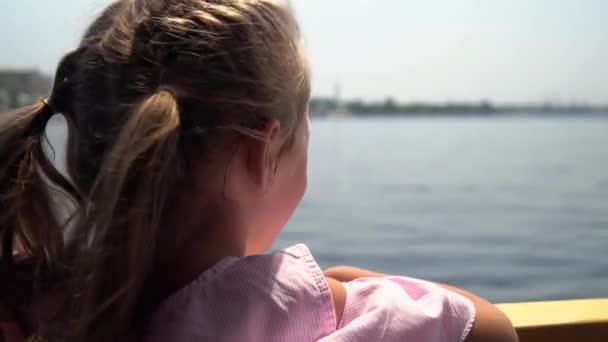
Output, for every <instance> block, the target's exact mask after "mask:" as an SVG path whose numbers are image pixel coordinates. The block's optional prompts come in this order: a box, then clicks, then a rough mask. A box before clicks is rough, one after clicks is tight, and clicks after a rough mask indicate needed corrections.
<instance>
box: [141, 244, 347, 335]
mask: <svg viewBox="0 0 608 342" xmlns="http://www.w3.org/2000/svg"><path fill="white" fill-rule="evenodd" d="M154 316H155V319H154V322H155V323H154V325H156V326H155V327H153V330H154V331H158V330H161V329H162V330H164V331H168V330H171V331H173V332H175V333H173V334H172V335H170V338H169V339H174V340H175V339H177V338H176V337H179V336H181V335H179V334H182V331H188V332H189V334H190V335H192V336H197V338H202V339H203V340H204V337H205V336H207V335H205V334H210V332H215V334H214V335H213V336H218V335H217V332H218V330H219V331H229V332H230V334H229V335H226V337H225V338H219V339H218V338H217V337H215V340H218V341H236V340H251V339H253V340H260V341H261V340H264V341H292V340H302V341H304V340H318V339H319V338H321V337H323V336H325V335H327V334H330V333H331V332H332V331H333V330H335V327H336V324H337V323H336V322H337V320H336V315H335V308H334V304H333V300H332V290H331V288H330V284H328V282H327V280H326V278H325V276H324V275H323V272H322V270H321V269H320V267H319V266H318V265H317V263H316V262H315V260H314V258H313V257H312V255H311V254H310V251H309V250H308V248H307V247H306V246H304V245H297V246H294V247H290V248H287V249H284V250H280V251H276V252H273V253H268V254H263V255H254V256H249V257H245V258H234V259H231V260H228V261H226V262H223V264H222V265H219V266H217V267H213V268H212V269H210V270H209V271H208V272H205V273H204V274H202V275H201V276H200V277H199V278H198V279H197V280H196V281H195V282H193V283H191V284H190V285H188V286H187V287H186V288H184V289H182V290H180V291H178V292H177V293H176V294H174V295H172V296H171V297H169V298H168V299H167V300H166V301H165V302H164V303H163V304H162V306H161V308H160V309H159V310H158V311H157V312H156V313H155V315H154ZM169 323H171V324H172V325H171V326H169ZM226 329H228V330H226ZM150 332H151V333H150V334H149V335H148V336H150V335H153V333H152V330H150ZM162 336H165V337H166V335H162ZM160 340H162V339H159V341H160Z"/></svg>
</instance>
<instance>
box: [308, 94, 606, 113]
mask: <svg viewBox="0 0 608 342" xmlns="http://www.w3.org/2000/svg"><path fill="white" fill-rule="evenodd" d="M310 112H311V114H312V115H315V116H327V115H333V114H341V115H344V114H347V115H355V116H357V115H359V116H364V115H383V116H386V115H433V114H442V115H444V114H453V115H467V114H468V115H497V114H507V113H513V114H517V113H522V114H523V113H529V114H535V113H538V114H541V113H553V114H584V113H604V114H608V107H593V106H589V105H585V104H568V105H558V104H529V105H526V104H524V105H500V106H498V105H494V104H492V103H491V102H490V101H479V102H447V103H423V102H413V103H398V102H397V101H395V100H394V99H392V98H387V99H386V100H384V101H363V100H360V99H358V100H350V101H345V102H343V103H338V101H337V100H335V99H334V98H322V97H316V98H313V99H311V101H310Z"/></svg>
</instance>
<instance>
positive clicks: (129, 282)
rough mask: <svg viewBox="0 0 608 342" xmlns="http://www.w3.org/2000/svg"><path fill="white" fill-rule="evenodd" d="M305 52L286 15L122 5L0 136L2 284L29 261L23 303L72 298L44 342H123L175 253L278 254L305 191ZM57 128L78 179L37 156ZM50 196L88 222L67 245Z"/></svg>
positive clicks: (183, 4) (247, 8) (268, 6)
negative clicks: (51, 292) (37, 292)
mask: <svg viewBox="0 0 608 342" xmlns="http://www.w3.org/2000/svg"><path fill="white" fill-rule="evenodd" d="M300 40H301V38H300V34H299V30H298V26H297V24H296V21H295V19H294V17H293V15H292V13H291V11H290V9H289V7H288V5H287V4H285V3H284V2H283V1H280V0H207V1H204V0H121V1H117V2H115V3H114V4H112V5H111V6H110V7H108V9H107V10H106V11H104V13H102V15H101V16H100V17H99V18H98V19H97V20H96V21H95V22H94V23H93V24H92V25H91V27H90V28H89V30H88V31H87V32H86V34H85V37H84V39H83V40H82V43H81V45H80V47H79V48H78V49H77V50H76V51H74V52H72V53H70V54H68V55H67V56H66V57H65V58H64V59H63V60H62V62H61V63H60V66H59V68H58V71H57V75H56V79H55V86H54V90H53V94H52V96H51V98H50V100H49V103H48V104H45V103H39V104H37V105H34V106H32V107H30V108H26V109H24V110H22V111H20V112H17V113H15V116H14V118H11V120H9V121H8V122H7V123H5V124H4V127H3V128H2V133H1V135H0V143H1V144H0V162H1V166H0V171H1V172H2V173H1V174H0V175H1V179H0V191H1V193H0V201H2V203H1V207H0V208H2V209H0V210H1V212H0V233H1V234H2V241H3V242H4V243H3V244H2V255H3V262H2V265H3V266H2V267H3V268H2V272H9V271H11V272H13V274H15V272H17V271H20V272H21V271H23V267H21V265H22V264H24V263H25V262H21V261H16V260H15V259H16V258H15V257H14V256H13V251H14V250H16V249H18V250H20V255H19V258H24V259H26V260H28V264H32V263H33V264H35V265H36V266H35V267H34V268H35V269H37V270H38V271H37V272H35V273H36V274H38V275H39V276H38V277H36V279H37V280H38V281H36V283H35V285H36V286H34V287H31V288H28V289H27V291H22V292H23V293H21V295H22V297H23V296H24V297H31V296H32V291H31V290H32V289H33V288H36V289H42V288H44V287H45V286H46V287H48V286H55V287H56V286H60V287H62V288H63V289H65V290H66V291H67V292H68V293H69V294H70V296H69V298H68V300H67V303H66V310H65V311H66V314H65V315H57V317H56V318H55V321H56V322H57V323H58V324H56V326H57V329H56V331H55V329H51V330H49V334H53V333H57V332H59V335H60V336H59V337H62V338H65V339H71V340H83V339H87V340H98V339H99V340H101V339H103V340H108V339H112V338H115V337H117V336H121V335H124V333H125V332H126V331H128V330H129V329H130V328H131V325H132V324H133V321H134V313H135V312H136V310H137V309H138V307H139V306H140V304H141V302H142V301H145V300H146V298H142V293H146V291H145V289H146V286H147V285H146V284H147V283H146V279H149V278H150V277H151V276H152V275H153V273H154V268H155V267H156V266H157V265H158V264H163V263H164V264H170V263H171V261H172V260H174V256H173V254H175V253H176V251H182V250H184V249H188V248H189V249H192V248H197V247H196V246H198V248H199V249H200V248H203V247H209V246H208V245H204V242H205V241H213V242H214V243H216V245H215V246H212V247H213V248H215V249H221V248H223V247H224V246H226V247H227V248H228V246H230V247H229V248H231V250H230V251H227V253H257V252H262V251H264V250H265V249H266V248H268V247H269V246H270V245H271V244H272V241H273V240H274V238H275V237H276V235H277V234H278V232H279V230H280V228H281V227H282V226H283V225H284V223H285V222H286V221H287V219H288V218H289V217H290V216H291V214H292V212H293V210H294V209H295V207H296V206H297V203H298V202H299V201H300V199H301V197H302V195H303V193H304V189H305V187H306V153H307V144H308V118H307V105H308V98H309V72H308V66H307V61H306V58H305V56H304V53H303V51H302V46H301V41H300ZM54 112H57V113H62V114H64V116H65V117H66V119H67V122H68V126H69V140H68V160H67V162H68V170H69V177H67V178H65V177H63V176H62V175H60V174H59V173H58V172H57V171H56V170H55V169H54V168H53V167H52V166H51V165H50V163H49V162H48V161H47V159H46V157H45V155H44V153H43V152H42V151H43V148H42V143H43V135H44V133H43V132H44V127H45V125H46V122H47V121H48V119H49V117H50V116H51V115H52V113H54ZM48 183H51V186H50V187H49V186H47V184H48ZM49 189H59V190H63V191H64V192H65V193H66V194H68V195H69V196H70V197H71V199H72V200H73V202H74V203H75V204H76V207H77V211H76V213H75V214H74V215H73V219H72V220H71V222H70V226H71V227H70V234H69V236H67V237H66V238H65V239H64V236H63V235H64V232H65V229H64V226H65V222H58V220H57V218H56V217H57V215H54V214H55V211H56V210H55V209H54V208H53V205H52V204H51V198H53V197H51V196H50V194H49V191H50V190H49ZM199 242H200V243H201V244H198V243H199ZM214 253H217V251H214ZM220 254H221V253H220ZM21 273H23V272H21ZM1 278H2V279H6V278H5V274H2V276H1ZM25 278H27V277H25ZM30 278H31V277H30ZM64 280H65V281H64ZM3 283H4V282H3ZM21 288H22V289H25V288H27V287H21ZM10 291H17V289H8V288H6V289H0V293H2V297H1V300H0V301H2V300H4V301H7V300H6V299H5V293H7V292H10ZM13 297H14V298H19V297H20V296H13ZM7 298H8V297H7ZM9 302H10V301H9ZM13 302H14V303H9V304H12V305H13V306H17V305H22V304H23V300H17V299H16V300H15V301H13ZM68 323H69V325H66V324H68Z"/></svg>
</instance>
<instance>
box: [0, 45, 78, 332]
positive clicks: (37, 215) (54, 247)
mask: <svg viewBox="0 0 608 342" xmlns="http://www.w3.org/2000/svg"><path fill="white" fill-rule="evenodd" d="M80 52H81V51H78V50H77V51H75V52H73V53H71V54H68V55H67V56H66V57H64V59H63V60H62V61H61V63H60V65H59V68H58V71H57V75H56V77H55V84H54V85H53V92H52V94H53V95H52V96H51V98H49V99H46V100H40V101H38V102H37V103H35V104H33V105H31V106H29V107H25V108H23V109H21V110H18V111H16V112H14V113H7V114H3V116H5V117H4V118H1V119H0V122H1V124H0V241H1V242H2V243H1V244H0V279H1V281H0V304H1V305H3V306H5V307H8V308H9V309H10V311H11V312H12V313H13V315H14V316H16V317H17V319H18V321H19V322H18V323H20V325H21V327H22V328H26V324H25V319H24V318H23V317H22V316H23V309H24V308H25V307H26V306H27V305H28V304H30V303H29V301H30V300H31V298H32V297H33V296H34V294H35V293H34V292H36V291H44V290H45V288H47V287H50V286H53V284H52V282H53V278H56V276H58V275H59V274H60V273H62V272H63V271H64V270H63V265H62V262H61V259H62V254H63V249H64V248H63V223H60V222H58V220H57V217H56V216H55V208H54V203H53V197H52V196H51V195H52V194H51V191H60V192H63V193H65V194H67V195H68V197H69V198H71V199H73V200H75V201H79V200H80V197H81V196H80V194H79V192H78V191H77V189H76V188H75V187H74V186H73V185H72V183H71V182H70V181H68V180H67V179H66V178H65V177H64V176H63V175H62V174H61V173H60V172H59V171H58V170H57V169H56V168H55V167H54V165H53V164H52V163H51V162H50V161H49V159H48V158H47V156H46V154H45V152H44V147H43V146H44V143H45V142H46V135H45V130H46V126H47V123H48V121H49V120H50V118H51V117H52V116H53V115H54V114H55V112H56V111H61V112H62V113H66V114H67V113H68V112H69V113H72V112H73V111H72V110H71V109H72V108H71V106H70V105H69V104H71V100H72V99H71V98H72V89H71V83H70V81H69V78H68V75H70V74H72V73H73V71H74V68H75V64H76V60H77V58H78V55H79V53H80ZM66 117H68V118H69V116H67V115H66ZM68 121H70V120H68Z"/></svg>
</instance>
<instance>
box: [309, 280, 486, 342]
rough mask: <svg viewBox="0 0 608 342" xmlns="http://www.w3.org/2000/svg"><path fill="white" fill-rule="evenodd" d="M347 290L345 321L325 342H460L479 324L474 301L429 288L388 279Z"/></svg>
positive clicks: (359, 283) (354, 283)
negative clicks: (476, 320)
mask: <svg viewBox="0 0 608 342" xmlns="http://www.w3.org/2000/svg"><path fill="white" fill-rule="evenodd" d="M343 285H344V287H345V288H346V303H345V306H344V313H343V315H342V319H341V321H340V323H339V324H338V327H337V330H336V331H335V332H334V333H332V334H330V335H329V336H326V337H325V338H324V339H322V340H321V341H324V342H342V341H344V342H346V341H411V342H416V341H420V342H422V341H424V342H448V341H449V342H454V341H459V342H461V341H464V340H465V338H466V337H467V335H468V334H469V332H470V330H471V328H472V326H473V322H474V320H475V307H474V305H473V303H472V302H471V301H470V300H468V299H467V298H465V297H463V296H461V295H459V294H457V293H454V292H452V291H449V290H447V289H444V288H442V287H440V286H438V285H436V284H434V283H431V282H427V281H423V280H418V279H412V278H408V277H385V278H362V279H357V280H355V281H352V282H348V283H344V284H343Z"/></svg>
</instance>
